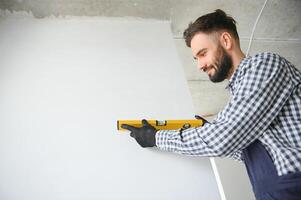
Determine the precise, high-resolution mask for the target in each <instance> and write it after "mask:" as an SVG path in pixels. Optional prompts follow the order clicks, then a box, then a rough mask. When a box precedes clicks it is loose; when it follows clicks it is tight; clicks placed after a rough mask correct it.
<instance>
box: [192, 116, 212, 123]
mask: <svg viewBox="0 0 301 200" xmlns="http://www.w3.org/2000/svg"><path fill="white" fill-rule="evenodd" d="M194 117H195V118H196V119H200V120H203V121H204V124H207V123H209V122H208V121H207V120H206V119H204V118H203V117H201V116H199V115H195V116H194Z"/></svg>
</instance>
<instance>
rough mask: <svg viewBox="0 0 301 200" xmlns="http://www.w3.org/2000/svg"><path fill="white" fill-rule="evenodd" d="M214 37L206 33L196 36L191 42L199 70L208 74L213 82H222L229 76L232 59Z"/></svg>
mask: <svg viewBox="0 0 301 200" xmlns="http://www.w3.org/2000/svg"><path fill="white" fill-rule="evenodd" d="M214 37H216V36H209V35H207V34H205V33H198V34H196V35H195V36H194V37H193V38H192V40H191V51H192V55H193V57H194V59H196V60H197V66H198V69H200V70H202V71H204V72H206V73H207V74H208V76H209V79H210V80H211V81H212V82H221V81H223V80H225V79H226V78H227V76H228V74H229V71H230V69H231V67H232V59H231V57H230V56H229V54H228V53H227V52H226V50H225V49H224V48H223V47H222V46H221V44H220V42H219V40H218V39H217V38H214Z"/></svg>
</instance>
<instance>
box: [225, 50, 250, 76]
mask: <svg viewBox="0 0 301 200" xmlns="http://www.w3.org/2000/svg"><path fill="white" fill-rule="evenodd" d="M230 56H231V59H232V63H233V65H232V67H231V69H230V72H229V74H228V77H227V79H228V80H229V79H230V78H231V76H232V75H233V73H234V72H235V70H236V69H237V67H238V65H239V64H240V62H241V61H242V59H244V58H245V57H246V56H245V54H244V53H243V52H242V51H241V50H240V49H239V50H237V51H236V52H233V53H232V55H231V54H230Z"/></svg>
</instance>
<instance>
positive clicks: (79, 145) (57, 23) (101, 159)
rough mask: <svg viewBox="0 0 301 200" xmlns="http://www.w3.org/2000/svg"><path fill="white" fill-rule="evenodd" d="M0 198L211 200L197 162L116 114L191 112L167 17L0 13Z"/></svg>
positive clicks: (205, 167) (212, 186) (206, 175)
mask: <svg viewBox="0 0 301 200" xmlns="http://www.w3.org/2000/svg"><path fill="white" fill-rule="evenodd" d="M0 51H1V54H0V163H1V164H0V199H3V200H11V199H14V200H18V199H20V200H21V199H22V200H27V199H28V200H35V199H37V200H38V199H39V200H40V199H44V200H47V199H55V200H59V199H122V200H124V199H129V200H134V199H137V200H138V199H139V200H141V199H143V200H145V199H149V200H155V199H158V200H175V199H179V200H182V199H189V200H194V199H206V200H216V199H220V197H219V193H218V189H217V185H216V181H215V178H214V175H213V172H212V169H211V166H210V163H209V160H208V159H206V158H199V157H186V156H181V155H176V154H171V153H166V152H161V151H157V150H156V149H142V148H140V147H139V146H138V145H137V144H136V142H135V141H134V140H133V139H132V138H130V137H129V136H128V134H125V133H119V132H117V131H116V120H117V119H139V118H144V117H145V118H156V119H182V118H192V117H193V116H194V108H193V106H192V100H191V97H190V94H189V91H188V87H187V85H186V81H185V77H184V74H183V71H182V70H181V67H180V64H179V61H178V58H177V56H176V51H175V47H174V44H173V41H172V35H171V32H170V28H169V23H168V22H160V21H135V20H131V21H126V20H104V19H102V20H101V19H98V18H67V19H40V20H38V19H33V18H31V17H28V16H23V15H21V16H19V15H14V14H13V15H8V16H7V15H4V16H1V18H0Z"/></svg>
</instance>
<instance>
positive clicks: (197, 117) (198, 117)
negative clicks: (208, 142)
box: [194, 115, 203, 119]
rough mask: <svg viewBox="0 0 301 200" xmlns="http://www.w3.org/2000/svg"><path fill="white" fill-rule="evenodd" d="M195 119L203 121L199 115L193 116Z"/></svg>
mask: <svg viewBox="0 0 301 200" xmlns="http://www.w3.org/2000/svg"><path fill="white" fill-rule="evenodd" d="M194 117H195V118H196V119H203V118H202V117H201V116H200V115H195V116H194Z"/></svg>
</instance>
